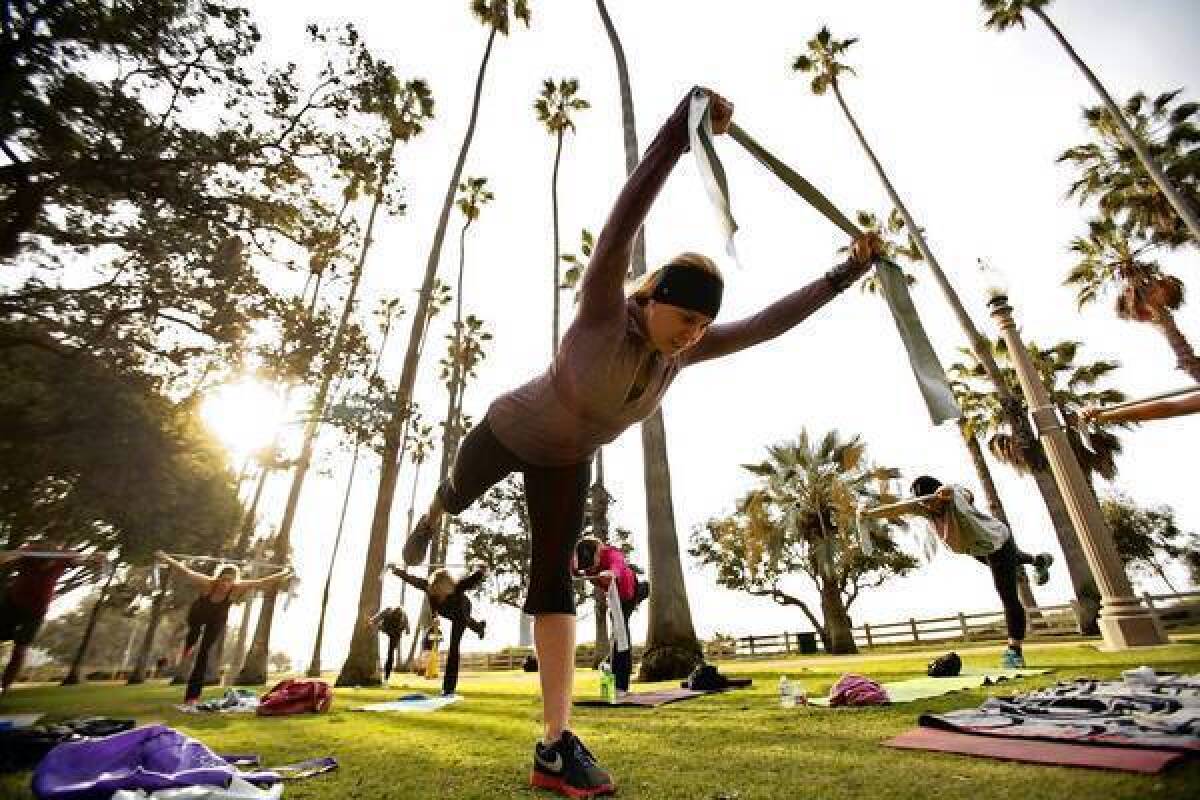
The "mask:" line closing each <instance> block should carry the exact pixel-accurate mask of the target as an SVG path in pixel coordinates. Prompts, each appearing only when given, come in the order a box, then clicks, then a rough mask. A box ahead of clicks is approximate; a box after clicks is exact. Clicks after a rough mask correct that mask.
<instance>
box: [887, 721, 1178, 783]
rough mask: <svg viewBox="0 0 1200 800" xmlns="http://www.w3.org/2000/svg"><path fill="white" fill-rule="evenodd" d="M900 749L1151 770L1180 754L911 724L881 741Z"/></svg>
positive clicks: (1044, 762) (1031, 761)
mask: <svg viewBox="0 0 1200 800" xmlns="http://www.w3.org/2000/svg"><path fill="white" fill-rule="evenodd" d="M883 744H884V745H885V746H886V747H896V748H900V749H904V750H929V751H933V752H936V753H959V754H961V755H968V756H984V757H985V758H999V759H1003V760H1005V761H1023V762H1026V763H1029V764H1051V765H1054V766H1058V767H1090V768H1092V769H1113V770H1121V771H1123V772H1140V773H1144V774H1148V775H1149V774H1153V773H1155V772H1159V771H1160V770H1162V769H1163V768H1165V767H1167V766H1169V765H1170V764H1173V763H1175V762H1176V761H1179V760H1181V759H1183V758H1184V755H1183V754H1182V753H1177V752H1173V751H1170V750H1145V749H1135V748H1131V747H1105V746H1103V745H1091V744H1088V745H1084V744H1068V743H1061V742H1042V741H1032V740H1029V739H1001V738H996V737H992V736H975V735H973V734H969V733H953V732H951V731H941V730H934V729H932V728H913V729H912V730H910V731H905V732H904V733H902V734H900V735H899V736H895V737H893V738H891V739H888V740H887V741H886V742H884V743H883Z"/></svg>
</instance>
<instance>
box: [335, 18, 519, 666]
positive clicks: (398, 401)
mask: <svg viewBox="0 0 1200 800" xmlns="http://www.w3.org/2000/svg"><path fill="white" fill-rule="evenodd" d="M471 13H472V14H474V15H475V17H476V18H477V19H478V20H479V21H480V23H482V24H483V25H484V26H486V27H487V29H488V35H487V44H486V46H485V47H484V50H483V58H482V60H481V61H480V62H479V72H478V74H477V76H476V78H475V94H474V98H473V99H472V102H471V114H470V117H469V118H468V120H467V131H466V134H465V135H464V136H463V142H462V146H461V147H460V148H459V151H458V159H457V160H456V161H455V163H454V168H453V170H452V171H451V173H450V182H449V186H448V187H447V188H446V198H445V201H444V202H443V203H442V210H441V213H440V214H439V215H438V221H437V226H436V228H435V229H434V233H433V241H432V243H431V244H430V247H429V258H428V259H427V260H426V262H425V275H424V277H423V279H422V281H421V293H420V295H419V296H418V300H417V307H416V311H415V312H414V314H413V322H412V330H411V332H410V334H409V339H408V349H407V351H406V352H405V354H404V366H403V368H402V369H401V372H400V383H399V385H398V386H397V387H396V395H395V402H394V404H393V408H394V409H395V412H394V416H393V420H392V425H391V426H389V430H388V432H387V433H386V434H385V436H384V444H383V453H382V464H381V466H380V470H379V490H378V492H377V493H376V496H375V510H374V513H373V514H372V517H371V535H370V539H369V541H368V544H367V557H366V559H365V560H364V562H363V575H362V588H361V590H360V592H359V599H358V614H357V618H356V621H355V624H354V636H353V638H352V639H351V641H350V652H349V653H348V654H347V656H346V662H345V663H344V664H343V665H342V670H341V672H340V673H338V678H337V685H338V686H378V685H379V683H380V679H379V637H378V636H377V635H376V633H375V630H374V629H373V628H372V626H371V624H370V622H371V618H372V617H374V616H375V614H376V612H378V611H379V601H380V598H381V597H382V594H383V578H382V573H383V567H384V564H385V562H386V561H387V541H388V531H389V529H390V527H391V515H392V498H393V497H394V495H395V493H396V483H397V482H398V480H399V477H400V453H401V452H402V444H403V443H402V438H401V435H400V433H401V429H402V428H403V423H404V419H405V417H406V416H407V415H408V414H409V413H410V411H411V405H412V395H413V386H414V385H415V384H416V380H417V366H418V362H419V361H420V357H419V348H420V345H421V343H422V340H423V338H424V337H423V335H422V334H423V331H424V326H425V320H426V316H427V314H428V309H429V303H430V297H431V295H432V291H433V285H434V280H435V279H436V277H437V270H438V264H439V262H440V261H441V255H442V242H443V240H444V239H445V238H446V227H447V225H448V224H449V221H450V209H451V208H452V207H453V206H454V194H455V190H456V189H457V188H458V182H459V179H460V178H461V176H462V170H463V165H464V164H465V163H466V160H467V152H468V151H469V150H470V149H471V140H472V139H473V138H474V137H475V122H476V120H477V119H478V118H479V102H480V100H481V99H482V96H483V79H484V76H485V75H486V74H487V65H488V61H489V59H490V58H491V54H492V45H493V43H494V42H495V40H496V34H504V35H505V36H507V35H508V32H509V23H510V21H511V20H513V19H516V20H520V21H521V22H524V23H525V25H526V26H528V25H529V20H530V12H529V3H528V2H527V0H513V2H512V3H510V2H509V0H472V2H471Z"/></svg>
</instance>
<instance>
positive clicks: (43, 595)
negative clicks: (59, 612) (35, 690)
mask: <svg viewBox="0 0 1200 800" xmlns="http://www.w3.org/2000/svg"><path fill="white" fill-rule="evenodd" d="M24 549H29V550H32V549H33V548H32V547H29V548H24ZM107 561H108V559H106V558H105V557H104V556H102V555H99V554H97V555H91V556H88V555H84V554H83V553H73V552H70V551H68V550H64V551H62V554H61V556H59V555H57V554H56V555H55V556H54V557H45V556H32V555H29V556H23V555H21V551H20V550H12V551H8V552H4V553H0V571H3V572H11V573H14V574H13V575H12V576H11V577H9V578H7V579H6V580H5V581H4V586H3V589H0V642H12V643H13V647H12V654H11V655H10V656H9V657H8V666H7V667H5V669H4V677H3V679H2V682H0V694H3V693H5V692H7V691H8V687H9V686H11V685H12V684H13V682H14V681H16V679H17V675H18V674H20V672H21V667H22V666H24V664H25V656H26V654H27V653H28V652H29V646H30V645H31V644H33V640H34V639H35V638H36V637H37V632H38V629H39V628H41V627H42V622H43V620H45V619H46V612H47V611H48V610H49V609H50V601H51V600H53V599H54V587H55V586H57V585H58V579H59V578H61V577H62V575H63V573H64V572H66V571H67V570H68V569H70V568H71V567H74V566H76V565H78V564H85V563H91V564H105V563H107Z"/></svg>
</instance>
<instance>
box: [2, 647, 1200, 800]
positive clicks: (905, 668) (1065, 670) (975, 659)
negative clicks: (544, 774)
mask: <svg viewBox="0 0 1200 800" xmlns="http://www.w3.org/2000/svg"><path fill="white" fill-rule="evenodd" d="M942 652H945V647H944V646H943V647H940V648H925V649H913V650H909V651H908V652H905V653H897V652H889V653H886V654H873V655H865V656H855V657H828V656H812V657H805V658H795V659H789V660H786V661H757V662H732V663H729V664H727V665H722V670H723V671H724V672H726V673H727V674H730V675H739V676H745V677H752V678H754V686H753V687H752V688H750V689H746V690H739V691H734V692H729V693H727V694H723V695H713V696H709V697H703V698H699V699H696V700H689V701H686V702H683V703H679V704H676V705H670V706H665V707H663V708H660V709H658V710H644V709H607V708H590V709H579V710H578V711H577V713H576V715H575V721H574V726H573V727H574V729H575V730H576V731H577V732H578V733H579V734H580V736H581V737H582V738H583V739H584V741H585V742H587V743H588V746H589V747H590V748H591V749H592V750H593V751H594V752H595V753H596V754H597V755H598V757H599V758H600V760H601V763H602V764H604V765H605V766H606V767H607V768H609V769H611V770H612V771H613V773H614V775H615V776H616V778H617V782H618V786H619V796H621V797H629V798H707V800H752V799H754V800H757V799H758V798H788V800H791V799H792V798H821V799H822V800H834V799H835V798H845V800H873V798H969V799H970V800H991V799H992V798H1014V800H1035V798H1070V799H1071V800H1116V798H1130V799H1131V800H1132V799H1133V798H1197V797H1200V760H1197V759H1193V760H1192V761H1191V762H1190V763H1186V764H1184V765H1182V766H1179V767H1175V768H1172V769H1169V770H1167V771H1166V772H1165V773H1163V774H1162V775H1159V776H1136V775H1126V774H1121V773H1109V772H1104V771H1100V770H1088V769H1074V768H1060V767H1042V766H1034V765H1023V764H1010V763H1006V762H1003V761H995V760H990V759H983V758H971V757H967V756H957V755H941V754H930V753H920V752H911V751H899V750H891V749H889V748H885V747H882V746H880V744H879V743H880V741H881V740H883V739H885V738H887V737H889V736H891V735H893V734H896V733H899V732H901V731H903V730H905V729H907V728H910V727H912V726H913V725H914V724H915V721H916V717H917V714H918V713H919V712H921V711H924V710H932V711H946V710H949V709H953V708H961V707H966V706H975V705H978V704H979V703H980V702H982V700H983V699H984V697H985V696H986V694H987V692H989V691H995V690H992V689H983V690H980V691H974V692H963V693H959V694H956V695H950V696H946V697H941V698H936V699H933V700H926V701H921V702H918V703H911V704H907V705H901V706H895V707H884V708H869V709H848V710H838V711H830V710H823V709H815V708H801V709H797V710H795V711H792V710H785V709H781V708H779V706H778V702H777V699H776V694H775V693H776V689H777V685H776V682H777V680H778V677H779V675H780V674H781V673H782V674H786V675H788V676H789V677H791V678H797V677H798V678H800V679H802V680H803V681H804V682H805V684H806V686H807V688H808V690H809V692H810V693H824V692H827V691H828V689H829V686H830V685H831V684H832V683H833V682H834V681H835V680H837V678H838V676H839V675H840V674H841V673H842V672H847V671H854V672H861V673H864V674H867V675H870V676H871V677H873V678H875V679H877V680H881V681H886V680H896V679H900V678H904V677H911V676H914V675H921V674H924V668H925V664H926V662H927V661H928V660H929V659H930V658H932V657H933V656H934V655H938V654H940V653H942ZM958 652H959V653H960V654H961V655H962V656H963V660H964V663H965V664H966V665H967V666H974V667H992V666H995V665H996V664H997V662H998V660H999V654H1000V648H999V647H994V646H993V647H976V648H971V649H966V648H960V649H959V651H958ZM1026 659H1027V661H1028V662H1029V664H1030V666H1044V667H1052V668H1054V670H1055V671H1054V672H1053V673H1051V674H1048V675H1045V676H1041V677H1038V678H1029V679H1026V680H1024V681H1022V682H1020V683H1016V684H1008V685H1007V686H1004V688H1003V689H1002V690H1001V691H1002V692H1008V691H1010V689H1011V687H1013V686H1020V687H1023V688H1025V687H1034V686H1041V685H1045V684H1049V683H1053V682H1054V681H1055V680H1058V679H1062V678H1072V677H1077V676H1095V677H1112V676H1116V675H1118V674H1119V673H1120V671H1121V670H1122V669H1126V668H1128V667H1131V666H1138V665H1140V664H1148V665H1151V666H1154V667H1156V668H1159V669H1170V670H1178V671H1187V672H1193V673H1197V672H1200V635H1194V634H1191V635H1185V636H1177V637H1176V643H1175V644H1172V645H1170V646H1166V647H1158V648H1150V649H1144V650H1138V651H1135V652H1126V653H1104V652H1100V651H1098V650H1097V649H1096V648H1095V647H1094V646H1093V645H1091V644H1088V643H1079V642H1071V643H1056V644H1043V645H1038V644H1033V645H1028V646H1027V648H1026ZM437 688H438V686H437V684H436V682H430V681H425V680H423V679H418V678H413V677H412V676H408V675H402V676H400V677H399V678H396V677H395V676H393V683H392V687H391V688H390V689H386V690H385V689H370V690H357V691H355V690H342V689H339V690H337V697H336V700H335V703H334V710H333V712H332V713H329V714H325V715H321V716H299V717H287V718H276V719H259V718H254V717H250V718H245V717H226V716H217V715H212V716H200V715H185V714H180V713H178V712H176V711H175V710H174V709H173V708H172V707H171V704H172V703H175V702H178V700H179V698H180V696H181V692H182V688H181V687H169V686H163V685H160V684H155V685H151V686H147V687H136V688H126V687H125V686H121V685H116V684H90V685H86V686H79V687H70V688H60V687H45V688H40V687H29V688H17V689H16V690H15V691H13V692H12V694H11V695H10V696H9V697H6V698H4V700H3V701H0V712H4V713H16V712H22V711H41V712H45V713H46V714H48V715H50V716H51V717H67V716H79V715H86V714H105V715H110V716H125V717H129V716H132V717H135V718H137V720H138V721H139V722H140V723H149V722H165V723H166V724H168V725H172V726H174V727H177V728H179V729H180V730H183V731H186V732H188V733H190V734H192V735H194V736H196V737H197V738H199V739H201V740H202V741H204V742H206V743H207V744H208V745H209V746H210V747H212V748H213V749H214V750H217V751H218V752H221V751H224V752H256V753H260V754H261V755H262V757H263V760H264V763H266V764H271V763H286V762H292V761H298V760H300V759H304V758H311V757H315V756H324V755H334V756H336V757H337V758H338V760H339V761H340V762H341V768H340V769H339V770H338V771H336V772H334V773H331V774H328V775H324V776H320V777H317V778H313V779H310V780H307V781H303V782H299V783H293V784H290V785H288V787H287V788H286V790H285V792H284V797H285V798H296V799H298V798H314V799H316V798H321V799H326V798H327V799H328V800H333V798H339V799H341V798H353V799H354V800H372V799H373V798H430V799H431V800H433V799H435V798H489V799H491V798H505V797H520V798H531V797H537V796H547V797H549V796H550V795H543V794H542V793H540V792H534V790H531V789H528V788H526V787H527V781H528V772H529V765H530V759H531V750H532V743H533V740H534V738H535V736H537V735H538V733H539V731H540V728H539V723H538V720H539V706H538V701H537V683H536V676H535V675H526V674H524V673H519V672H492V673H468V674H465V675H464V676H463V679H462V681H461V682H460V685H459V691H460V692H461V693H462V694H464V695H465V697H466V699H465V700H464V701H462V702H460V703H459V704H457V705H454V706H450V707H449V708H447V709H444V710H442V711H438V712H434V713H430V714H352V713H350V712H348V711H346V710H345V709H347V708H349V707H351V706H353V705H357V704H359V703H362V702H371V701H378V700H384V699H389V698H391V697H394V696H396V695H398V694H400V693H401V692H400V691H398V690H403V689H410V690H418V691H436V690H437ZM644 688H649V687H647V686H635V689H644ZM597 694H598V680H597V674H596V673H593V672H588V671H581V672H580V673H579V676H578V681H577V686H576V695H577V696H581V697H582V696H595V695H597ZM32 796H33V795H32V792H31V791H30V790H29V775H28V774H23V775H15V776H6V777H0V798H4V800H9V798H13V799H14V800H15V799H16V798H31V797H32Z"/></svg>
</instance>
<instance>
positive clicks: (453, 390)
mask: <svg viewBox="0 0 1200 800" xmlns="http://www.w3.org/2000/svg"><path fill="white" fill-rule="evenodd" d="M458 191H459V192H460V195H459V198H458V200H457V201H456V202H455V205H457V206H458V210H459V211H461V212H462V215H463V224H462V228H461V229H459V232H458V281H457V282H456V283H455V285H454V298H455V301H454V333H453V334H452V341H451V344H450V358H449V360H448V363H447V365H446V370H445V371H446V374H445V375H444V378H445V382H446V390H447V401H446V422H445V425H444V427H443V430H442V463H441V467H440V468H439V470H438V484H439V485H440V484H441V482H442V481H444V480H446V477H447V476H448V475H449V474H450V467H451V465H452V464H453V463H454V456H455V455H456V454H457V453H458V443H459V441H460V440H461V438H462V434H463V430H462V425H461V423H462V401H463V395H464V393H465V391H466V375H465V373H464V371H463V366H464V365H463V360H462V355H463V345H464V344H465V343H464V341H463V326H464V324H465V323H464V321H463V275H464V274H465V272H466V266H467V230H468V229H469V228H470V227H471V224H472V223H474V222H475V220H477V219H479V215H480V213H481V212H482V211H483V207H484V206H485V205H487V204H488V203H490V202H491V201H492V200H494V199H495V198H496V196H495V195H494V194H493V193H492V192H491V191H490V190H489V189H488V188H487V178H467V179H466V180H465V181H463V182H461V183H460V184H458ZM448 534H449V520H448V519H444V520H443V527H442V530H441V532H440V535H439V537H438V542H437V545H436V546H435V547H434V553H435V555H434V563H442V562H444V561H445V560H446V549H447V547H448V546H449V537H448Z"/></svg>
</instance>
